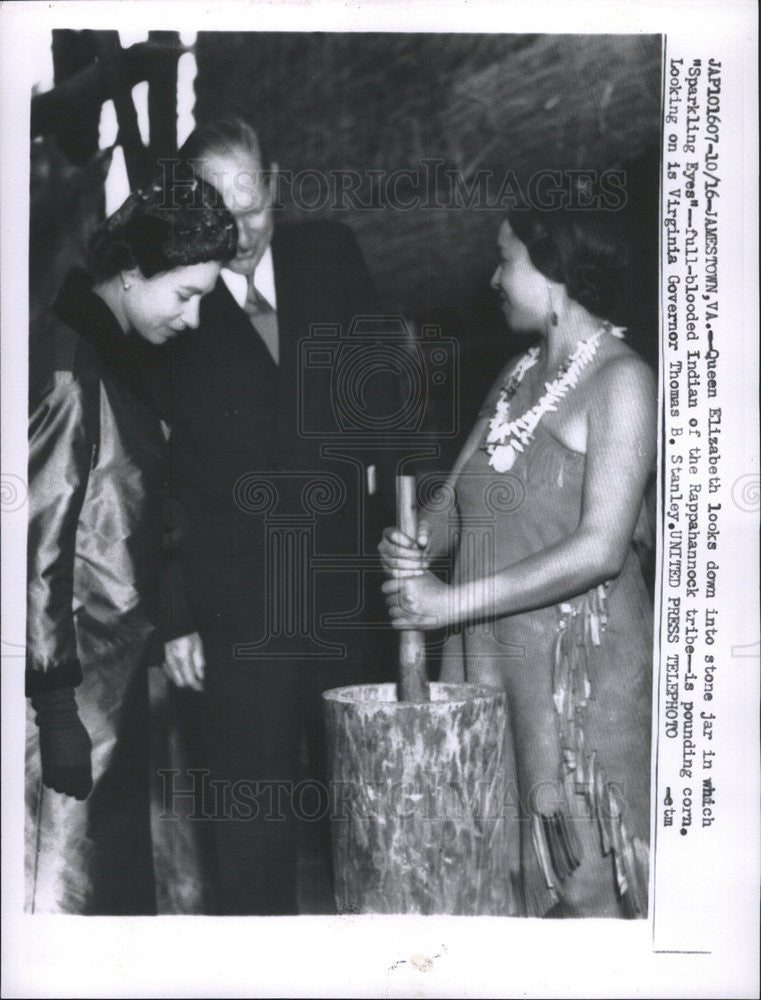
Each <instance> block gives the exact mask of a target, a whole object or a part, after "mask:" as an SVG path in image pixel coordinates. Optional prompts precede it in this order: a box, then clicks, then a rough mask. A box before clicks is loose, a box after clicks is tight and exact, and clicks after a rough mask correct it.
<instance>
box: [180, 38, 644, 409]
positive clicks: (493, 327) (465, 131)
mask: <svg viewBox="0 0 761 1000" xmlns="http://www.w3.org/2000/svg"><path fill="white" fill-rule="evenodd" d="M196 55H197V61H198V78H197V83H196V96H197V102H196V118H197V120H198V121H204V120H206V119H209V118H213V117H216V116H218V115H221V114H225V113H229V112H233V113H237V114H240V115H242V116H243V117H245V118H246V119H248V120H249V121H251V122H252V124H254V125H256V127H257V128H258V129H259V130H260V132H261V134H262V136H263V137H264V140H265V142H266V144H267V147H268V151H269V155H270V157H271V158H272V159H274V160H276V161H277V162H278V164H279V165H280V168H281V170H282V171H285V172H286V173H287V172H290V174H291V177H292V178H293V179H294V181H295V180H296V178H297V177H299V175H300V177H299V180H298V183H293V184H291V185H290V187H289V185H288V184H287V183H286V184H281V187H280V205H281V209H280V214H281V215H282V217H283V218H294V217H301V218H305V217H309V216H310V215H311V216H315V215H320V216H326V215H330V216H332V217H334V218H338V219H340V220H341V221H344V222H346V223H347V224H348V225H350V226H351V227H352V228H353V229H354V230H355V232H356V233H357V236H358V238H359V240H360V244H361V246H362V249H363V252H364V254H365V256H366V258H367V261H368V263H369V265H370V268H371V271H372V274H373V276H374V279H375V282H376V284H377V287H378V289H379V292H380V296H381V301H382V303H383V306H384V307H385V308H386V309H388V310H389V311H390V312H398V313H401V314H404V315H405V316H407V317H409V318H411V319H413V320H414V321H416V323H418V324H422V323H434V324H439V325H440V327H441V329H442V335H444V336H447V337H452V338H454V339H456V341H457V342H458V344H459V345H460V357H461V361H462V375H461V378H462V390H463V391H462V394H461V399H462V413H461V420H462V424H463V426H465V427H467V425H468V424H469V423H470V421H471V418H472V416H473V415H474V414H475V412H476V410H477V409H478V406H479V404H480V400H481V398H482V396H483V393H484V391H485V390H486V388H487V387H488V385H490V384H491V382H492V381H493V379H494V378H495V376H496V374H498V372H499V370H500V368H501V367H502V365H503V364H504V363H505V360H506V359H507V357H508V356H509V355H510V353H514V351H515V349H516V345H515V344H512V343H510V340H509V335H508V332H507V331H506V329H505V325H504V321H503V319H502V316H501V313H500V312H499V309H498V307H497V302H496V296H495V294H494V293H493V292H492V291H491V290H490V288H489V284H488V283H489V279H490V277H491V274H492V272H493V269H494V266H495V263H496V245H495V243H496V235H497V229H498V227H499V223H500V221H501V219H502V218H503V216H504V208H505V202H504V200H503V201H502V203H501V204H500V203H499V198H498V197H497V196H498V195H499V193H500V186H501V185H502V184H503V183H504V182H505V179H506V178H507V177H508V176H509V177H511V178H512V177H514V178H515V180H516V181H517V184H518V189H519V190H520V191H522V192H525V191H526V188H527V185H528V183H529V180H530V178H531V177H532V176H533V175H535V174H536V173H537V171H542V170H552V169H560V170H564V171H566V170H569V169H583V170H596V171H598V172H601V171H604V170H607V169H610V168H618V169H623V170H624V171H625V176H626V181H625V189H626V202H627V204H626V207H625V208H623V209H622V210H621V212H620V215H621V224H622V226H625V227H627V229H628V230H629V232H630V236H631V241H632V246H633V266H632V269H631V288H629V289H628V290H626V294H627V295H628V302H629V305H630V308H629V309H628V310H627V312H629V313H630V314H631V315H630V316H628V317H627V319H628V324H629V328H630V331H631V335H630V339H631V342H632V343H633V344H634V346H636V347H637V348H638V349H639V350H640V351H641V353H642V354H643V355H644V356H645V357H647V358H648V360H650V361H651V362H653V363H654V362H655V358H656V356H657V355H656V351H657V316H658V313H657V274H658V272H657V252H658V175H659V135H660V132H659V113H660V76H661V40H660V37H659V36H654V35H651V36H634V35H623V36H610V35H599V36H590V35H586V36H577V35H566V36H564V35H468V34H462V35H451V34H437V35H434V34H426V35H422V34H405V35H400V34H323V33H306V34H285V33H282V34H281V33H274V34H264V33H256V34H254V33H249V34H243V33H233V34H231V33H226V32H225V33H214V32H208V33H201V34H199V36H198V41H197V44H196ZM431 160H437V161H440V162H439V163H438V165H437V166H436V168H435V170H434V167H433V166H432V164H431V163H430V161H431ZM426 161H429V162H428V165H427V167H426ZM400 170H407V171H410V172H411V174H410V175H408V177H407V178H405V177H404V176H402V175H399V176H398V177H397V181H396V188H395V190H394V191H390V190H389V189H388V186H387V185H388V182H389V178H390V175H391V173H392V172H393V171H400ZM341 171H343V172H352V171H353V172H355V173H356V175H357V177H358V178H359V179H360V182H361V187H360V189H359V190H358V192H357V193H356V195H355V198H354V202H353V203H352V201H351V199H349V198H347V197H346V196H344V197H343V199H341V198H338V200H337V201H336V198H335V197H334V192H335V190H336V181H335V175H336V173H337V172H341ZM368 171H377V174H376V175H375V179H374V181H373V178H372V177H371V176H368V174H367V172H368ZM446 171H452V172H453V173H454V174H456V175H457V176H458V177H459V178H460V179H461V181H462V182H463V183H464V185H465V186H466V187H467V185H472V186H473V190H474V192H476V194H475V201H474V202H473V203H472V204H471V206H470V207H467V197H466V198H464V199H463V198H462V197H461V198H460V199H459V203H456V202H455V200H453V197H452V183H451V180H450V181H448V180H447V178H446V174H445V172H446ZM479 171H481V172H482V173H481V175H480V179H479V173H478V172H479ZM300 172H301V173H300ZM426 176H427V177H428V178H429V181H430V179H431V178H434V183H433V184H431V183H427V184H425V183H424V178H425V177H426ZM320 177H322V178H328V180H322V181H320V180H319V178H320ZM331 178H332V180H331ZM344 183H346V182H344ZM479 183H483V184H485V186H484V187H482V188H481V189H480V190H481V191H482V192H483V193H484V194H485V197H482V198H481V200H480V203H479V200H478V195H477V192H478V190H479V187H478V185H479ZM510 183H512V182H510ZM321 185H322V186H321ZM511 190H513V191H515V190H516V189H515V187H511ZM502 193H503V195H504V194H505V189H504V188H503V189H502ZM394 194H395V195H396V197H394ZM416 197H417V198H418V205H417V207H412V208H407V209H402V208H401V207H400V202H405V201H406V202H407V203H410V202H413V203H414V200H415V198H416ZM508 197H509V195H508ZM358 201H359V202H361V204H362V205H365V206H371V207H364V208H363V207H361V206H359V205H358V204H357V202H358ZM436 202H440V203H441V204H442V206H443V207H438V208H437V207H432V206H433V205H434V203H436ZM495 202H496V203H495ZM307 206H310V207H307Z"/></svg>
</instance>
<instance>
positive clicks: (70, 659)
mask: <svg viewBox="0 0 761 1000" xmlns="http://www.w3.org/2000/svg"><path fill="white" fill-rule="evenodd" d="M29 381H30V385H29V410H30V423H29V543H28V600H27V691H28V693H30V694H33V693H34V692H36V691H39V690H42V689H46V688H56V687H64V686H69V685H78V687H77V692H76V698H77V705H78V708H79V714H80V717H81V719H82V722H83V723H84V725H85V728H86V729H87V731H88V733H89V735H90V738H91V740H92V744H93V748H92V769H93V790H92V792H91V794H90V796H89V797H88V799H87V800H86V801H84V802H78V801H76V800H75V799H73V798H70V797H68V796H64V795H60V794H58V793H56V792H51V791H49V790H48V789H46V788H44V787H43V786H42V785H41V782H40V763H39V749H38V739H37V729H36V726H35V725H34V721H33V717H32V714H31V712H30V713H29V715H28V719H27V760H26V777H27V791H26V817H27V820H26V822H27V836H26V841H27V858H26V872H27V909H29V910H33V911H35V912H67V913H99V914H107V913H116V914H128V913H150V912H154V911H155V901H154V889H153V875H152V858H151V848H150V826H149V813H148V771H147V767H148V761H147V749H148V741H147V737H146V727H147V678H146V666H147V663H148V660H149V650H150V649H151V641H152V638H153V635H154V632H155V625H154V622H153V620H152V619H153V618H154V617H155V605H156V603H157V602H156V595H155V594H154V591H155V589H156V588H155V585H156V581H157V579H158V570H159V567H160V564H161V562H162V548H161V540H162V528H163V523H162V521H163V516H162V502H161V490H162V483H163V480H164V474H165V469H164V462H165V452H164V436H163V433H162V427H161V421H160V418H159V415H158V410H157V408H156V405H155V403H154V402H153V400H152V396H151V395H150V392H149V390H148V388H147V386H146V384H145V383H144V382H143V380H142V378H141V375H140V369H139V367H138V365H137V363H136V361H135V358H134V356H133V353H132V351H131V350H130V343H129V339H128V338H127V337H125V335H124V334H123V333H122V331H121V329H120V328H119V326H118V324H117V322H116V320H115V318H114V316H113V315H112V313H111V312H110V310H109V309H108V308H107V306H106V305H105V303H104V302H103V301H102V300H101V299H100V298H98V297H97V296H96V295H94V294H93V293H92V291H91V290H90V283H89V279H88V277H87V275H84V274H83V273H74V274H72V275H71V276H70V277H69V279H67V282H66V284H65V285H64V288H63V290H62V292H61V295H60V296H59V298H58V300H57V302H56V307H55V312H54V313H52V314H51V315H50V316H49V317H48V318H47V321H46V322H45V324H44V325H43V327H42V328H41V332H40V333H39V334H36V335H35V337H34V340H33V343H32V344H31V347H30V380H29ZM151 605H153V606H154V608H153V612H152V610H151Z"/></svg>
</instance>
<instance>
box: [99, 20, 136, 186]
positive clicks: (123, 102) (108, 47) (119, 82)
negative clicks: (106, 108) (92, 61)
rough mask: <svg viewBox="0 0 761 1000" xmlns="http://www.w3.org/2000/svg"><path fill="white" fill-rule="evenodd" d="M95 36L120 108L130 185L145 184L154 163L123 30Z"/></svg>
mask: <svg viewBox="0 0 761 1000" xmlns="http://www.w3.org/2000/svg"><path fill="white" fill-rule="evenodd" d="M92 37H93V41H94V43H95V50H96V52H97V53H98V60H99V61H100V62H101V64H102V66H103V73H104V75H105V79H106V85H107V87H108V92H109V94H110V96H111V99H112V100H113V102H114V107H115V108H116V119H117V121H118V123H119V143H120V145H121V147H122V149H123V150H124V161H125V163H126V164H127V176H128V178H129V186H130V187H131V188H133V189H134V188H136V187H141V186H142V185H143V184H146V183H147V182H148V181H149V180H150V166H149V163H148V157H147V155H146V150H145V147H144V146H143V140H142V139H141V138H140V128H139V126H138V123H137V112H136V111H135V105H134V103H133V101H132V92H131V91H132V88H131V86H130V83H129V78H128V76H127V73H126V70H125V68H124V60H123V54H122V47H121V44H120V42H119V32H118V31H93V33H92Z"/></svg>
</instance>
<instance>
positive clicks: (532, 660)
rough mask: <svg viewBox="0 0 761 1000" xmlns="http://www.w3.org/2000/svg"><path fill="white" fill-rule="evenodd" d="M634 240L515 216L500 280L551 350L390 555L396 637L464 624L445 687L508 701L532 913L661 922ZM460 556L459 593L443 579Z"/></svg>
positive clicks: (650, 460)
mask: <svg viewBox="0 0 761 1000" xmlns="http://www.w3.org/2000/svg"><path fill="white" fill-rule="evenodd" d="M624 236H625V233H623V232H622V227H621V223H620V221H619V220H618V219H617V218H616V216H615V213H598V212H589V211H587V212H548V213H542V214H541V216H540V215H537V214H534V213H531V212H515V213H513V214H511V216H510V217H509V219H508V220H506V221H505V222H503V224H502V226H501V228H500V231H499V240H498V245H499V252H500V258H501V259H500V262H499V264H498V266H497V269H496V271H495V274H494V277H493V279H492V286H493V287H494V289H495V290H496V291H498V292H499V293H500V296H501V300H502V308H503V312H504V314H505V318H506V320H507V322H508V325H509V326H510V328H511V329H512V331H513V332H515V333H522V334H535V335H538V342H537V345H536V346H535V347H533V348H531V349H530V350H528V351H527V352H526V353H525V354H523V355H522V356H520V357H519V358H518V359H517V360H516V359H513V360H512V361H511V362H510V363H509V364H508V365H507V367H506V368H505V369H504V371H503V372H502V373H501V374H500V376H499V378H498V379H497V381H496V383H495V385H494V387H493V389H492V390H491V392H490V393H489V395H488V396H487V398H486V401H485V403H484V406H483V408H482V410H481V412H480V414H479V418H478V421H477V423H476V425H475V427H474V428H473V430H472V432H471V434H470V436H469V438H468V440H467V442H466V444H465V446H464V448H463V450H462V453H461V454H460V456H459V458H458V460H457V462H456V463H455V467H454V469H453V471H452V474H451V475H450V477H449V479H448V481H447V484H446V486H445V487H444V488H442V489H441V490H439V491H438V493H437V494H436V495H435V496H433V497H432V498H431V499H430V500H429V501H428V502H427V505H426V510H425V512H424V513H423V515H422V519H421V528H420V531H419V535H418V538H417V539H411V538H408V537H407V536H405V535H403V534H402V533H401V532H399V531H398V530H396V529H393V528H390V529H387V530H386V532H385V533H384V538H383V541H382V542H381V545H380V551H381V556H382V559H383V562H384V566H385V568H386V570H387V572H388V573H389V579H388V580H387V582H386V583H385V584H384V590H385V592H386V595H387V601H388V604H389V612H390V615H391V618H392V621H393V624H394V625H395V626H396V627H397V628H400V629H405V628H408V629H409V628H412V629H435V628H441V627H447V628H448V629H449V630H450V634H449V637H448V639H447V641H446V644H445V651H444V659H443V665H442V674H441V680H442V681H447V682H465V681H467V682H476V683H484V684H490V685H493V686H496V687H499V688H501V689H503V690H505V691H506V692H507V695H508V713H509V719H508V744H509V746H508V747H507V753H506V759H507V761H508V767H509V768H510V769H511V771H512V774H511V775H509V776H508V777H509V778H512V781H513V782H514V784H513V785H511V784H510V783H508V788H516V789H517V792H518V800H519V803H520V818H521V822H520V823H519V824H518V826H519V828H520V835H519V845H520V846H519V854H520V860H519V863H518V862H517V854H518V850H516V852H515V853H516V859H514V862H513V864H514V866H515V867H519V878H518V880H517V881H518V882H519V893H518V898H519V899H521V900H522V912H523V913H524V914H525V915H527V916H597V917H604V916H608V917H610V916H626V917H642V916H645V915H646V913H647V887H648V842H649V814H650V808H649V786H650V716H651V676H652V633H653V619H652V601H651V598H650V594H649V591H648V587H647V586H646V583H645V579H644V578H643V573H642V569H641V567H640V560H639V558H638V543H639V541H640V540H641V538H642V535H643V529H644V528H645V525H646V524H647V517H646V509H647V505H646V503H645V497H646V492H647V490H648V485H649V483H650V482H651V480H652V472H653V469H654V461H655V452H656V444H655V436H656V398H655V382H654V378H653V374H652V372H651V370H650V368H649V367H648V366H647V365H646V364H645V362H644V361H642V360H641V359H640V358H639V356H638V355H637V354H636V353H635V352H634V351H633V350H632V349H631V347H629V346H628V345H627V343H626V341H625V339H624V330H623V329H622V328H621V327H617V326H614V325H613V323H612V322H611V321H610V320H611V318H614V313H615V300H616V297H617V293H618V292H619V291H620V284H621V277H622V275H624V274H625V268H626V266H627V256H626V253H625V248H624V246H623V244H622V238H623V237H624ZM449 552H452V553H456V556H455V565H454V574H453V576H452V581H451V583H445V582H443V581H442V580H441V579H440V578H439V577H437V576H436V575H434V574H433V573H432V572H431V571H430V570H429V569H428V566H429V564H430V562H431V559H433V558H438V557H441V556H443V555H445V554H446V553H449Z"/></svg>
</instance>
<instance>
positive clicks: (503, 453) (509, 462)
mask: <svg viewBox="0 0 761 1000" xmlns="http://www.w3.org/2000/svg"><path fill="white" fill-rule="evenodd" d="M514 461H515V448H513V446H512V445H511V444H502V445H500V446H499V447H498V448H495V449H494V453H493V454H492V456H491V458H490V459H489V464H490V465H491V466H492V468H494V469H496V471H497V472H507V470H508V469H512V467H513V462H514Z"/></svg>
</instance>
